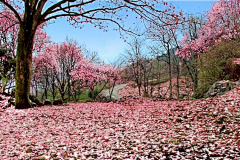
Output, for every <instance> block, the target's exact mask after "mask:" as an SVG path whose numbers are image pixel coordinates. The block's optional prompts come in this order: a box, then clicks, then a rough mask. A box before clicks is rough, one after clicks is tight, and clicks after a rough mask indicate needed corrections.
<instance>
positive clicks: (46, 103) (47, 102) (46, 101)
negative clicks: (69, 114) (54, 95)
mask: <svg viewBox="0 0 240 160" xmlns="http://www.w3.org/2000/svg"><path fill="white" fill-rule="evenodd" d="M44 105H48V106H50V105H52V102H51V101H50V100H49V99H46V100H45V101H44Z"/></svg>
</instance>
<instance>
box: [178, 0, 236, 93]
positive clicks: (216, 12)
mask: <svg viewBox="0 0 240 160" xmlns="http://www.w3.org/2000/svg"><path fill="white" fill-rule="evenodd" d="M239 10H240V4H239V1H238V0H229V1H228V0H219V1H217V2H216V3H215V4H214V5H213V6H212V8H211V10H210V11H209V12H208V13H207V15H206V17H205V18H206V22H205V23H204V24H203V25H201V24H199V23H195V27H194V25H192V31H194V32H192V31H190V32H188V33H187V34H186V35H185V36H184V38H183V39H182V45H181V47H180V50H179V51H177V52H176V54H177V55H179V56H180V57H182V58H184V59H186V60H185V62H188V60H192V59H198V57H199V56H200V54H202V53H204V52H206V51H207V49H208V48H210V47H212V46H215V45H217V44H218V43H219V42H222V41H229V40H233V39H239V31H240V30H239V25H240V23H239V22H240V21H239V17H240V16H239V14H240V12H239ZM195 22H197V21H195ZM192 24H194V23H192ZM199 25H200V26H199ZM192 62H193V61H192ZM186 64H187V65H186V66H187V68H188V69H189V71H190V72H189V73H190V76H191V78H192V80H193V82H194V88H195V90H196V88H197V86H198V78H197V77H198V66H197V65H196V64H194V63H186ZM191 66H192V67H191Z"/></svg>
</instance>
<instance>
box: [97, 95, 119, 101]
mask: <svg viewBox="0 0 240 160" xmlns="http://www.w3.org/2000/svg"><path fill="white" fill-rule="evenodd" d="M96 100H97V101H100V102H102V103H108V102H115V101H116V100H118V99H117V98H116V97H115V96H114V95H112V96H111V99H110V95H109V94H102V93H100V94H99V95H98V96H97V98H96Z"/></svg>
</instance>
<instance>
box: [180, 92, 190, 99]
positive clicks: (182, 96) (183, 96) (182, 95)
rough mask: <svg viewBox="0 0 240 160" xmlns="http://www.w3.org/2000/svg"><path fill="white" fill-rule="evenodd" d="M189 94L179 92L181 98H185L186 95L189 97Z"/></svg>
mask: <svg viewBox="0 0 240 160" xmlns="http://www.w3.org/2000/svg"><path fill="white" fill-rule="evenodd" d="M187 96H188V94H186V93H181V94H179V98H181V99H183V98H185V97H187Z"/></svg>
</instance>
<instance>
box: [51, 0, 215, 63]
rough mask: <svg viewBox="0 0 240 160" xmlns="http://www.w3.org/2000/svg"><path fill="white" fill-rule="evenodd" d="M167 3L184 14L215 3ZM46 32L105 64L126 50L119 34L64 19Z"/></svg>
mask: <svg viewBox="0 0 240 160" xmlns="http://www.w3.org/2000/svg"><path fill="white" fill-rule="evenodd" d="M167 2H169V3H172V4H173V5H174V6H175V7H176V8H177V9H178V10H182V11H183V12H184V13H191V14H198V13H204V12H206V11H207V10H209V9H210V8H211V6H212V4H213V3H214V2H215V1H209V0H208V1H207V0H202V1H190V0H185V1H180V0H174V1H170V0H167ZM46 32H47V34H48V35H49V36H50V37H51V40H52V41H53V42H62V41H64V40H65V39H66V37H68V38H69V39H73V40H76V41H77V42H78V43H79V44H81V45H85V46H86V48H87V49H89V50H91V51H96V52H98V54H99V56H100V58H101V59H102V60H104V61H105V62H106V63H109V62H112V61H114V60H115V59H116V58H117V57H118V56H119V55H120V54H123V53H124V51H125V49H126V48H127V44H126V43H125V42H124V41H123V39H120V35H119V32H116V31H113V30H109V32H103V31H102V30H99V29H96V28H94V27H93V26H92V25H85V27H84V28H83V29H79V28H75V27H73V26H71V25H69V23H68V22H67V21H66V20H65V19H57V20H56V21H55V23H53V24H50V25H48V26H47V27H46Z"/></svg>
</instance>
